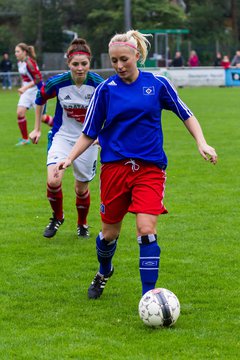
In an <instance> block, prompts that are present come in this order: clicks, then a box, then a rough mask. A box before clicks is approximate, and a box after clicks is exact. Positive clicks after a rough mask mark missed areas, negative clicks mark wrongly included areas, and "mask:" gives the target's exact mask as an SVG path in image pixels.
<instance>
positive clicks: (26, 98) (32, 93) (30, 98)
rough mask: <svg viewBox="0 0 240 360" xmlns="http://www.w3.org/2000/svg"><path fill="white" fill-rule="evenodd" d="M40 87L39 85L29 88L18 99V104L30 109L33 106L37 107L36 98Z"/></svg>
mask: <svg viewBox="0 0 240 360" xmlns="http://www.w3.org/2000/svg"><path fill="white" fill-rule="evenodd" d="M37 91H38V88H37V86H33V87H31V88H29V89H27V90H26V91H25V92H24V93H23V94H22V95H21V96H20V99H19V101H18V106H22V107H25V108H27V109H30V108H31V107H34V108H35V106H36V105H35V100H36V96H37Z"/></svg>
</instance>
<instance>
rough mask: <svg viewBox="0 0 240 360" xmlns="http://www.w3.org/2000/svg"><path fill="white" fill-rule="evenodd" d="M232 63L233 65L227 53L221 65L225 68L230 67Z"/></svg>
mask: <svg viewBox="0 0 240 360" xmlns="http://www.w3.org/2000/svg"><path fill="white" fill-rule="evenodd" d="M230 65H231V63H230V60H229V57H228V56H227V55H224V57H223V59H222V61H221V66H222V67H223V68H224V69H228V68H229V67H230Z"/></svg>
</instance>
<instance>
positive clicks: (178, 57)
mask: <svg viewBox="0 0 240 360" xmlns="http://www.w3.org/2000/svg"><path fill="white" fill-rule="evenodd" d="M171 66H173V67H183V66H184V59H183V57H182V54H181V52H180V51H176V53H175V56H174V59H173V61H172V63H171Z"/></svg>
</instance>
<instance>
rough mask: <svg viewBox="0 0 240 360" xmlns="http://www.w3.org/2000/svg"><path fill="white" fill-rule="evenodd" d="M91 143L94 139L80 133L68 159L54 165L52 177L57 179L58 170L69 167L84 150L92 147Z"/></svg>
mask: <svg viewBox="0 0 240 360" xmlns="http://www.w3.org/2000/svg"><path fill="white" fill-rule="evenodd" d="M93 142H94V139H92V138H90V137H89V136H87V135H85V134H83V133H82V134H81V135H80V137H79V138H78V140H77V141H76V143H75V145H74V146H73V148H72V150H71V152H70V154H69V155H68V157H67V158H66V159H65V160H64V161H61V162H59V163H58V164H57V165H56V168H55V171H54V176H55V177H58V176H59V170H64V169H66V168H67V167H69V166H70V165H71V164H72V162H73V161H74V160H75V159H76V158H77V157H78V156H80V155H81V154H82V153H83V152H84V151H85V150H87V148H89V146H90V145H92V143H93Z"/></svg>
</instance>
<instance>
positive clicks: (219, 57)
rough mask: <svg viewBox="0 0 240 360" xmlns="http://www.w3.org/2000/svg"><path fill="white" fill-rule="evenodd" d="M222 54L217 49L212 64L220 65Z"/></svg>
mask: <svg viewBox="0 0 240 360" xmlns="http://www.w3.org/2000/svg"><path fill="white" fill-rule="evenodd" d="M221 62H222V54H221V53H220V52H219V51H218V52H217V54H216V58H215V60H214V66H222V64H221Z"/></svg>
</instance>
